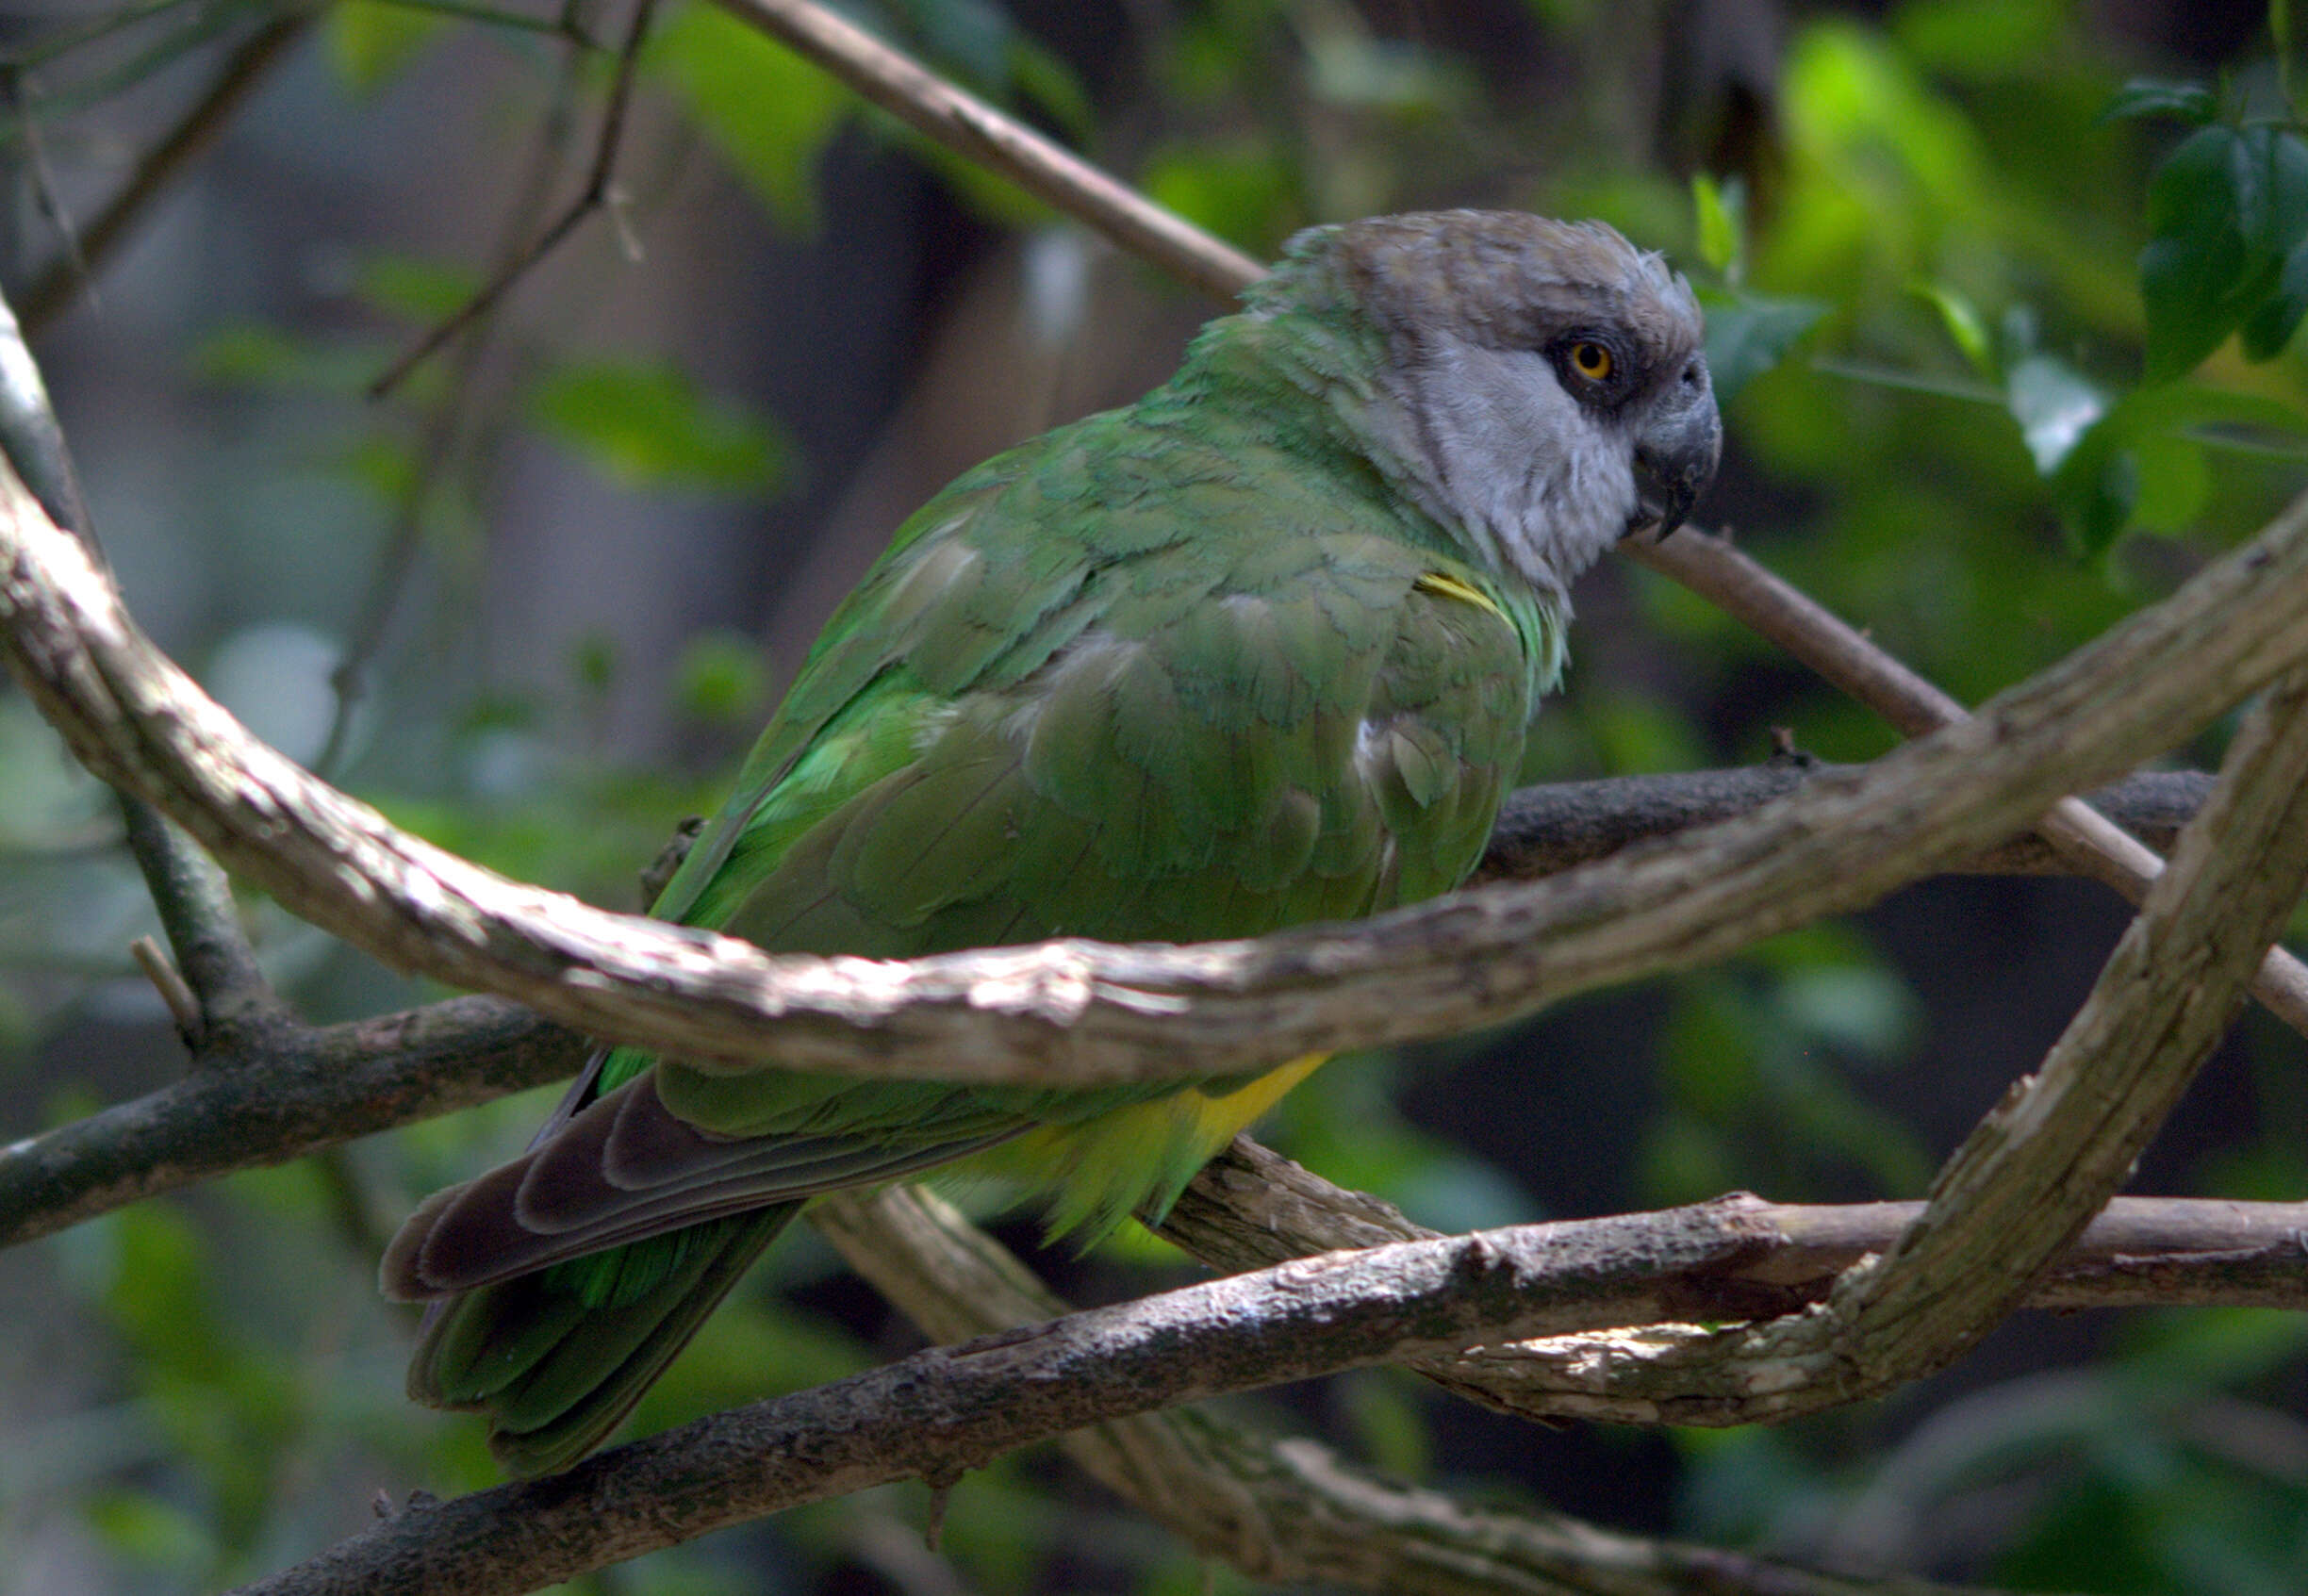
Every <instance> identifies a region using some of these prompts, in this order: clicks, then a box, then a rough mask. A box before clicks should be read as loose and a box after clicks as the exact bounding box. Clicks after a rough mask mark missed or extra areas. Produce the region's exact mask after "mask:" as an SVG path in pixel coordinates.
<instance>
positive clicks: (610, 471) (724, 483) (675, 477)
mask: <svg viewBox="0 0 2308 1596" xmlns="http://www.w3.org/2000/svg"><path fill="white" fill-rule="evenodd" d="M529 413H530V416H531V417H532V419H533V420H535V421H536V424H537V426H538V427H539V428H540V429H542V430H543V431H544V432H546V433H547V434H549V435H551V436H553V437H555V438H558V439H559V440H560V441H561V442H562V443H564V444H566V445H568V446H569V448H570V449H571V450H573V451H574V452H576V453H578V454H579V455H581V456H583V457H584V458H585V460H586V461H587V462H589V463H590V464H591V465H592V466H593V467H594V468H595V469H598V470H600V471H601V472H602V475H604V476H607V477H609V478H611V479H612V480H613V481H617V482H620V483H625V484H628V485H634V486H641V487H677V488H693V489H702V490H704V491H707V492H714V493H734V494H745V495H754V496H761V495H767V494H768V493H769V492H771V491H772V490H774V489H775V488H777V487H778V486H780V485H782V484H783V483H784V482H785V481H786V480H787V478H788V477H789V476H790V475H791V473H792V469H793V458H792V457H793V451H792V447H791V445H790V444H788V443H787V441H786V439H785V436H784V434H783V430H782V429H780V428H779V427H778V426H777V424H776V423H775V422H773V421H771V420H769V419H768V418H767V417H765V416H761V415H758V414H755V413H753V412H750V411H747V410H743V409H740V408H739V407H737V406H736V405H734V404H731V403H727V402H723V401H717V400H712V399H709V398H707V397H706V396H705V395H702V394H701V393H700V392H699V391H698V390H697V388H696V387H694V386H693V385H692V384H691V383H690V381H689V379H688V378H687V377H685V376H684V375H683V374H682V373H681V372H679V371H677V370H673V369H672V368H671V367H668V366H641V365H627V364H624V363H622V362H617V361H597V362H589V363H583V364H576V365H569V366H564V367H562V368H561V369H560V370H556V371H553V372H552V373H551V374H549V375H548V376H546V377H545V378H544V379H543V380H542V381H540V382H539V383H538V384H537V386H536V388H535V389H534V390H533V391H532V392H531V394H530V399H529Z"/></svg>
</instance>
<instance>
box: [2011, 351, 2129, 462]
mask: <svg viewBox="0 0 2308 1596" xmlns="http://www.w3.org/2000/svg"><path fill="white" fill-rule="evenodd" d="M2003 402H2004V404H2005V407H2006V408H2008V409H2009V410H2010V411H2011V414H2012V420H2015V421H2018V422H2019V436H2020V437H2021V438H2022V439H2023V440H2024V441H2025V442H2026V444H2027V449H2028V453H2029V454H2030V455H2031V456H2033V457H2034V459H2035V461H2036V469H2037V470H2038V471H2041V472H2042V473H2043V474H2044V475H2045V476H2050V475H2051V474H2052V472H2054V471H2056V470H2058V469H2059V467H2060V462H2061V461H2063V460H2065V459H2067V458H2068V456H2069V453H2070V452H2073V450H2074V449H2075V446H2076V445H2077V444H2078V443H2080V442H2081V441H2083V437H2084V435H2085V433H2086V432H2088V431H2089V430H2090V429H2091V427H2092V425H2093V423H2095V422H2096V421H2098V420H2100V418H2101V417H2102V416H2104V415H2106V414H2107V407H2108V402H2107V396H2106V395H2105V394H2103V393H2102V392H2101V391H2100V390H2099V389H2098V388H2097V387H2093V386H2092V385H2091V384H2090V383H2089V382H2087V381H2086V380H2085V377H2084V374H2083V373H2082V372H2080V371H2078V370H2076V369H2075V368H2074V367H2072V366H2070V365H2069V364H2068V363H2067V362H2066V361H2064V360H2058V359H2055V358H2053V357H2052V356H2051V355H2049V354H2031V355H2029V356H2028V357H2027V358H2026V359H2024V360H2021V361H2019V363H2018V364H2016V365H2014V366H2013V367H2012V369H2011V374H2010V375H2009V376H2008V377H2007V378H2005V380H2004V385H2003Z"/></svg>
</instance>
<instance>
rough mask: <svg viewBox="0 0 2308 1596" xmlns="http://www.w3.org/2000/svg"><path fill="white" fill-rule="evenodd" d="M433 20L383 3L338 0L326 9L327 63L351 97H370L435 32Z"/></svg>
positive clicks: (378, 0)
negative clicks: (348, 89) (359, 95)
mask: <svg viewBox="0 0 2308 1596" xmlns="http://www.w3.org/2000/svg"><path fill="white" fill-rule="evenodd" d="M442 20H443V19H441V18H440V17H438V16H435V15H433V14H431V13H428V12H425V11H420V10H418V9H416V8H413V7H408V6H392V5H387V4H385V3H384V0H338V4H336V5H334V6H331V7H330V8H328V13H327V18H326V25H327V30H328V34H327V37H328V58H329V64H330V65H331V66H333V67H335V68H336V69H337V75H338V77H340V78H342V79H343V80H344V82H345V85H346V87H348V88H350V89H351V90H353V91H354V93H356V94H373V93H375V92H376V91H377V90H380V89H382V88H384V87H385V85H386V84H387V83H389V82H390V81H391V80H392V79H393V78H394V77H395V76H396V75H398V74H399V73H400V72H401V70H402V69H403V68H404V67H405V66H407V65H408V63H409V62H410V61H411V60H413V59H415V58H416V56H417V52H418V51H420V50H421V49H423V48H424V47H425V45H426V44H427V43H428V42H429V41H431V40H432V38H433V36H434V34H436V33H437V32H438V31H439V30H440V26H441V23H442Z"/></svg>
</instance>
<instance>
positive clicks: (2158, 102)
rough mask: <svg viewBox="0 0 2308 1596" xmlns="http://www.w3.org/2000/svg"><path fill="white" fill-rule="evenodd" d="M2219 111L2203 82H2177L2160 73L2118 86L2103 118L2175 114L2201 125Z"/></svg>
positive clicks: (2110, 119)
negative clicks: (2157, 75)
mask: <svg viewBox="0 0 2308 1596" xmlns="http://www.w3.org/2000/svg"><path fill="white" fill-rule="evenodd" d="M2217 115H2219V101H2218V100H2217V99H2215V98H2214V97H2213V94H2212V90H2209V89H2206V88H2205V87H2204V86H2203V85H2202V84H2201V83H2176V82H2172V81H2169V80H2168V79H2165V78H2160V77H2135V78H2134V79H2133V80H2132V81H2131V82H2129V83H2127V84H2125V85H2124V86H2123V87H2122V88H2121V89H2118V90H2116V94H2115V97H2114V98H2113V99H2111V100H2109V101H2108V104H2107V109H2105V110H2103V111H2102V112H2101V113H2100V120H2101V121H2102V122H2117V121H2120V120H2122V119H2124V118H2127V117H2151V116H2174V117H2178V118H2179V119H2180V120H2181V121H2183V122H2188V123H2197V124H2199V125H2201V124H2202V123H2207V122H2210V121H2211V120H2212V119H2213V118H2214V117H2216V116H2217Z"/></svg>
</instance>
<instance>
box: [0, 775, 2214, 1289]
mask: <svg viewBox="0 0 2308 1596" xmlns="http://www.w3.org/2000/svg"><path fill="white" fill-rule="evenodd" d="M1835 769H1836V767H1834V766H1824V765H1794V764H1790V763H1783V762H1773V763H1772V764H1770V765H1755V766H1748V767H1743V768H1740V769H1735V770H1711V771H1696V772H1691V773H1690V774H1686V775H1678V776H1629V777H1615V778H1611V779H1609V780H1606V781H1599V782H1564V783H1558V784H1552V785H1543V786H1535V787H1525V788H1523V789H1521V790H1520V791H1518V792H1516V793H1514V794H1512V795H1510V796H1509V797H1508V802H1507V805H1506V807H1505V809H1504V810H1503V811H1502V813H1501V814H1500V817H1499V825H1498V829H1497V830H1496V831H1493V833H1492V840H1491V849H1490V852H1489V853H1488V855H1487V856H1486V858H1485V861H1484V864H1483V865H1482V869H1481V872H1480V875H1481V879H1483V880H1535V879H1537V878H1538V877H1540V876H1542V875H1546V874H1549V873H1552V872H1555V871H1558V870H1561V869H1565V868H1568V867H1569V866H1570V865H1572V864H1583V863H1586V862H1588V861H1591V860H1594V859H1598V858H1602V857H1605V856H1607V855H1608V854H1610V853H1613V852H1616V851H1617V850H1618V849H1620V848H1622V847H1626V846H1627V845H1628V844H1630V843H1634V842H1639V841H1641V840H1643V839H1645V838H1649V837H1654V836H1661V835H1665V834H1667V833H1669V832H1670V831H1673V830H1676V829H1679V828H1684V827H1688V826H1691V825H1697V824H1704V823H1706V822H1707V821H1711V820H1716V819H1725V818H1729V817H1731V816H1733V815H1735V814H1745V813H1748V812H1749V811H1751V810H1754V809H1756V808H1759V807H1761V806H1762V805H1763V804H1765V803H1767V802H1769V801H1771V800H1772V799H1773V798H1781V797H1784V796H1786V795H1787V794H1788V793H1789V792H1791V791H1793V790H1795V788H1796V787H1798V786H1800V785H1801V784H1802V783H1803V782H1805V781H1806V780H1809V779H1811V778H1812V777H1815V776H1818V775H1822V774H1825V773H1829V772H1831V771H1833V770H1835ZM2210 785H2211V779H2210V778H2209V777H2207V776H2204V775H2201V774H2200V773H2197V772H2178V773H2170V774H2159V775H2152V776H2135V777H2131V778H2128V779H2126V780H2125V781H2124V782H2119V783H2118V784H2117V785H2116V786H2114V787H2111V788H2108V789H2106V790H2105V791H2103V792H2102V793H2099V794H2096V795H2094V797H2093V801H2094V802H2095V803H2098V804H2101V805H2102V807H2103V808H2104V809H2105V810H2106V812H2107V813H2108V814H2111V815H2113V816H2115V817H2116V818H2117V819H2118V820H2119V821H2120V822H2121V823H2122V824H2123V825H2125V826H2127V827H2130V828H2134V829H2139V830H2144V831H2147V832H2149V834H2151V835H2164V834H2168V833H2169V834H2176V832H2177V831H2178V828H2179V826H2180V824H2181V823H2182V822H2184V820H2185V818H2186V816H2187V815H2188V814H2193V813H2194V811H2195V808H2196V806H2197V805H2198V804H2199V803H2200V802H2201V796H2202V794H2203V793H2204V792H2205V791H2208V790H2209V788H2210ZM186 846H187V847H190V844H187V845H186ZM204 857H205V856H204ZM212 868H213V866H212ZM1954 868H1955V869H1957V870H1962V871H1967V872H2005V871H2021V872H2028V873H2036V872H2043V871H2054V870H2058V869H2060V868H2062V865H2061V864H2060V862H2059V860H2058V859H2057V857H2056V856H2055V855H2053V854H2052V852H2051V850H2050V849H2049V848H2048V847H2045V846H2044V845H2043V844H2042V843H2041V842H2040V841H2037V840H2034V839H2029V838H2022V839H2019V841H2017V842H2014V843H2009V844H2005V845H2003V847H1998V848H1994V849H1991V850H1989V851H1988V852H1987V853H1985V854H1981V855H1979V856H1977V857H1975V858H1971V859H1967V860H1961V861H1958V862H1957V863H1956V864H1955V865H1954ZM227 907H229V906H227ZM184 946H185V945H184V944H182V943H179V944H178V947H179V952H178V957H179V959H180V960H182V959H185V957H186V956H185V953H184V951H183V948H184ZM586 1046H587V1044H586V1043H585V1040H584V1039H583V1038H581V1037H580V1036H578V1035H577V1034H576V1033H575V1032H573V1031H569V1030H567V1029H564V1028H562V1027H560V1026H558V1025H555V1024H554V1023H553V1022H552V1021H551V1020H548V1019H546V1018H544V1017H543V1016H541V1015H539V1014H537V1013H536V1012H533V1011H531V1010H529V1009H526V1008H523V1007H521V1006H520V1005H518V1004H514V1003H510V1002H507V1001H505V1000H503V999H501V998H486V997H459V998H453V999H451V1000H449V1001H448V1002H446V1003H440V1004H436V1005H433V1006H431V1007H429V1008H424V1009H418V1010H414V1011H411V1012H405V1013H401V1014H391V1015H385V1016H381V1017H379V1018H376V1019H372V1020H367V1021H363V1022H360V1023H358V1024H354V1025H345V1026H338V1027H335V1028H329V1029H326V1030H321V1029H313V1028H305V1027H303V1026H301V1025H299V1024H297V1023H296V1022H295V1020H294V1019H293V1017H291V1016H288V1015H285V1014H284V1015H283V1016H282V1017H281V1018H280V1019H279V1020H278V1021H277V1022H276V1023H275V1024H273V1025H272V1026H269V1027H267V1028H260V1029H258V1030H256V1031H254V1032H251V1031H248V1030H245V1029H237V1030H230V1031H227V1032H225V1033H222V1034H215V1035H211V1036H210V1037H209V1038H208V1040H207V1042H206V1045H205V1058H206V1061H207V1062H208V1063H209V1064H211V1065H212V1066H216V1067H217V1068H218V1069H220V1070H223V1071H226V1072H229V1073H230V1074H231V1075H232V1076H233V1078H230V1079H225V1078H221V1077H218V1076H212V1075H209V1074H206V1073H204V1074H203V1075H201V1076H198V1077H195V1078H191V1079H188V1080H184V1081H180V1082H177V1083H176V1084H174V1085H172V1086H168V1087H164V1088H162V1089H161V1090H159V1091H157V1092H153V1093H149V1094H146V1095H144V1096H141V1097H138V1098H134V1099H132V1100H130V1101H128V1102H125V1103H121V1104H118V1105H115V1106H114V1107H112V1108H108V1109H106V1110H103V1111H99V1112H97V1113H95V1114H91V1115H90V1116H89V1117H87V1118H85V1119H82V1120H78V1121H75V1122H74V1123H73V1124H71V1125H67V1126H62V1127H58V1128H57V1129H55V1130H51V1131H46V1132H44V1133H42V1134H41V1135H39V1136H34V1137H28V1138H26V1139H25V1140H23V1141H21V1142H17V1143H15V1144H12V1145H0V1247H6V1246H11V1245H14V1244H15V1243H17V1242H26V1241H30V1240H33V1239H34V1238H36V1237H40V1236H45V1235H49V1234H51V1233H53V1232H55V1231H57V1230H60V1229H63V1228H65V1227H67V1226H72V1225H76V1224H78V1223H80V1222H81V1221H82V1220H85V1219H91V1218H93V1217H95V1216H96V1215H97V1214H99V1213H105V1212H108V1211H109V1210H111V1209H114V1208H117V1207H119V1206H121V1205H122V1204H124V1203H129V1202H136V1201H140V1200H141V1199H142V1198H145V1197H149V1196H154V1195H157V1194H158V1193H163V1192H170V1191H175V1190H177V1189H179V1188H181V1187H184V1186H188V1185H192V1184H196V1183H198V1182H200V1181H203V1180H210V1179H214V1178H216V1177H217V1176H222V1175H228V1174H230V1173H232V1172H233V1171H234V1170H237V1169H248V1168H254V1167H257V1166H260V1165H270V1164H277V1163H284V1162H287V1161H288V1160H290V1159H294V1158H299V1157H302V1156H304V1155H305V1154H307V1153H313V1152H318V1151H320V1150H321V1149H323V1148H326V1147H332V1146H336V1145H338V1144H342V1143H345V1142H349V1141H352V1140H353V1139H354V1138H355V1137H360V1136H367V1135H371V1134H373V1133H375V1132H377V1131H381V1130H387V1129H390V1128H392V1127H395V1126H398V1125H405V1124H409V1123H412V1122H414V1121H417V1120H420V1119H428V1118H431V1117H433V1116H435V1115H437V1114H443V1113H448V1112H451V1111H453V1110H456V1109H459V1108H466V1107H470V1106H471V1105H473V1104H476V1103H481V1102H486V1101H489V1100H490V1099H493V1098H495V1097H498V1096H501V1095H503V1094H505V1093H508V1092H519V1091H522V1090H524V1089H526V1088H529V1087H532V1086H542V1085H544V1084H545V1083H546V1082H548V1081H551V1080H557V1079H559V1078H563V1077H565V1076H567V1075H569V1073H570V1072H572V1071H573V1070H574V1069H576V1067H577V1066H578V1064H579V1063H581V1062H582V1061H583V1060H584V1057H585V1049H586ZM1349 1244H1352V1243H1350V1242H1346V1241H1333V1242H1327V1243H1324V1244H1323V1245H1322V1246H1317V1247H1314V1248H1312V1249H1311V1250H1314V1251H1322V1250H1325V1247H1327V1246H1344V1245H1349ZM1286 1256H1291V1255H1289V1254H1280V1253H1278V1254H1276V1255H1275V1256H1274V1257H1273V1258H1271V1259H1266V1261H1268V1262H1274V1261H1278V1260H1279V1259H1281V1258H1283V1257H1286Z"/></svg>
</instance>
